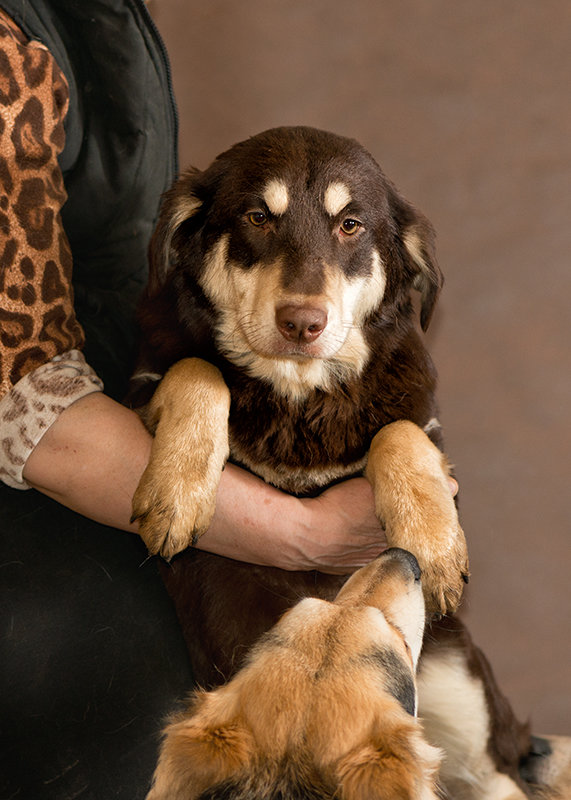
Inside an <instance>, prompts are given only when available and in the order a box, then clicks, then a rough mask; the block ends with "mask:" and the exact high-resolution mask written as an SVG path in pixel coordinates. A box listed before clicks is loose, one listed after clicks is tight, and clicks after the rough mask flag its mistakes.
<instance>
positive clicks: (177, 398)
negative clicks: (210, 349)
mask: <svg viewBox="0 0 571 800" xmlns="http://www.w3.org/2000/svg"><path fill="white" fill-rule="evenodd" d="M229 409H230V393H229V391H228V388H227V387H226V384H225V383H224V380H223V378H222V375H221V374H220V372H219V370H218V369H216V367H213V366H212V365H211V364H208V363H207V362H206V361H202V360H201V359H198V358H187V359H184V360H183V361H179V362H178V363H177V364H175V365H174V366H173V367H171V369H170V370H169V371H168V372H167V374H166V375H165V377H164V378H163V380H162V381H161V383H160V384H159V387H158V388H157V391H156V392H155V394H154V395H153V398H152V400H151V402H150V404H149V408H148V409H147V412H146V421H147V424H148V427H149V428H150V429H151V430H153V429H155V437H154V440H153V445H152V450H151V458H150V460H149V464H148V465H147V468H146V469H145V472H144V473H143V476H142V478H141V481H140V482H139V486H138V487H137V491H136V492H135V495H134V498H133V517H134V518H136V519H138V520H139V533H140V535H141V537H142V538H143V540H144V541H145V544H146V545H147V547H148V549H149V552H150V553H153V554H156V553H161V555H163V556H164V557H165V558H171V557H172V556H173V555H175V554H176V553H178V552H180V551H181V550H183V549H184V548H185V547H187V546H188V545H189V544H190V543H191V541H192V540H193V538H195V537H197V536H200V535H201V534H202V533H204V531H205V530H206V529H207V528H208V525H209V524H210V520H211V519H212V515H213V514H214V506H215V501H216V492H217V489H218V483H219V481H220V475H221V472H222V468H223V466H224V462H225V461H226V459H227V457H228V413H229Z"/></svg>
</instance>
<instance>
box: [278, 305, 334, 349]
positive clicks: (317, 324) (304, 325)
mask: <svg viewBox="0 0 571 800" xmlns="http://www.w3.org/2000/svg"><path fill="white" fill-rule="evenodd" d="M276 325H277V327H278V330H279V332H280V333H281V335H282V336H283V337H284V339H287V341H288V342H306V343H308V342H312V341H313V340H314V339H317V337H318V336H321V334H322V333H323V331H324V329H325V326H326V325H327V312H326V311H324V310H323V309H322V308H316V307H313V306H297V305H287V306H281V307H280V308H278V309H276Z"/></svg>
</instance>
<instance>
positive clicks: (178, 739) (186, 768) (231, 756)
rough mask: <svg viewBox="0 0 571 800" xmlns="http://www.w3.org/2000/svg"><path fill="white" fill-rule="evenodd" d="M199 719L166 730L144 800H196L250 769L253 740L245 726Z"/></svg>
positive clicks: (174, 725)
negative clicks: (204, 793) (207, 791)
mask: <svg viewBox="0 0 571 800" xmlns="http://www.w3.org/2000/svg"><path fill="white" fill-rule="evenodd" d="M201 716H202V715H199V716H198V718H194V717H190V718H185V719H183V720H181V721H180V722H175V723H173V724H171V725H169V726H168V728H167V729H166V731H165V739H164V742H163V746H162V748H161V754H160V758H159V763H158V765H157V768H156V770H155V774H154V777H153V785H152V788H151V791H150V792H149V794H148V795H147V800H195V798H197V797H199V796H200V795H201V794H202V793H203V792H205V791H206V790H207V789H209V788H210V787H212V786H215V785H217V784H219V783H223V782H225V781H229V780H231V779H232V778H234V777H236V778H237V777H238V776H240V775H243V774H245V773H246V771H247V770H248V769H249V767H250V765H251V763H252V760H253V753H254V740H253V737H252V735H251V733H250V732H249V731H248V730H247V729H246V728H245V726H243V725H242V724H241V723H240V722H239V721H233V722H226V723H224V724H221V725H215V724H213V720H210V721H209V723H207V722H206V720H205V719H204V718H201Z"/></svg>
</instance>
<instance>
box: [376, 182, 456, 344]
mask: <svg viewBox="0 0 571 800" xmlns="http://www.w3.org/2000/svg"><path fill="white" fill-rule="evenodd" d="M389 203H390V207H391V211H392V214H393V218H394V220H395V222H396V225H397V231H398V237H399V241H400V245H401V249H402V255H403V258H404V260H405V264H406V266H407V267H408V270H409V271H410V272H411V273H412V285H413V287H414V288H415V289H417V290H418V291H419V292H420V297H421V307H420V324H421V326H422V330H423V331H425V330H426V329H427V328H428V326H429V324H430V319H431V317H432V312H433V311H434V306H435V304H436V300H437V298H438V295H439V293H440V289H441V288H442V284H443V283H444V277H443V275H442V272H441V271H440V267H439V266H438V262H437V260H436V248H435V238H436V237H435V233H434V228H433V227H432V225H431V224H430V222H429V221H428V219H427V218H426V217H425V216H424V215H423V214H421V213H420V211H418V210H417V209H416V208H414V207H413V206H412V205H411V204H410V203H409V202H408V201H406V200H405V199H404V198H403V197H402V196H401V195H400V194H399V193H398V191H397V190H396V189H395V188H394V187H391V191H390V192H389Z"/></svg>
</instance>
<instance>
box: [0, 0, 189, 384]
mask: <svg viewBox="0 0 571 800" xmlns="http://www.w3.org/2000/svg"><path fill="white" fill-rule="evenodd" d="M0 5H1V6H2V7H3V8H4V9H5V10H6V11H7V13H8V14H10V15H11V16H12V18H13V19H14V21H15V22H16V23H17V24H19V25H20V26H21V27H22V29H23V30H24V31H25V33H26V34H27V35H28V36H30V37H31V38H33V39H38V40H40V41H41V42H43V43H44V44H45V45H46V46H47V47H48V48H49V49H50V51H51V52H52V54H53V56H54V58H55V59H56V61H57V62H58V64H59V66H60V68H61V69H62V71H63V72H64V74H65V76H66V79H67V81H68V83H69V87H70V108H69V112H68V115H67V118H66V125H65V128H66V144H65V148H64V151H63V153H62V155H61V158H60V166H61V168H62V170H63V174H64V181H65V186H66V190H67V192H68V201H67V203H66V204H65V206H64V208H63V212H62V218H63V224H64V228H65V231H66V233H67V236H68V238H69V241H70V245H71V250H72V254H73V262H74V268H73V284H74V288H75V306H76V313H77V316H78V319H79V321H80V322H81V324H82V326H83V328H84V330H85V334H86V347H85V354H86V357H87V360H88V362H89V363H90V364H91V365H92V366H93V367H94V369H95V370H96V371H97V373H98V374H99V375H100V377H101V378H102V379H103V381H104V383H105V390H106V392H107V394H110V395H111V396H112V397H115V398H117V399H121V398H122V397H123V396H124V393H125V389H126V380H127V377H128V375H129V373H130V370H131V366H132V361H133V355H134V347H135V335H134V331H135V326H134V310H135V305H136V301H137V299H138V296H139V294H140V292H141V290H142V288H143V286H144V284H145V282H146V277H147V248H148V242H149V238H150V235H151V232H152V229H153V227H154V224H155V221H156V217H157V214H158V208H159V203H160V197H161V194H162V193H163V192H164V191H165V190H166V189H167V188H168V186H169V185H170V184H171V182H172V180H173V179H174V177H175V175H176V172H177V159H176V140H177V115H176V106H175V102H174V98H173V93H172V88H171V82H170V69H169V64H168V59H167V57H166V53H165V50H164V45H163V43H162V41H161V39H160V36H159V34H158V32H157V30H156V28H155V26H154V24H153V22H152V20H151V18H150V16H149V14H148V12H147V10H146V9H145V6H144V4H143V2H142V0H89V2H86V0H0Z"/></svg>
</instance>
